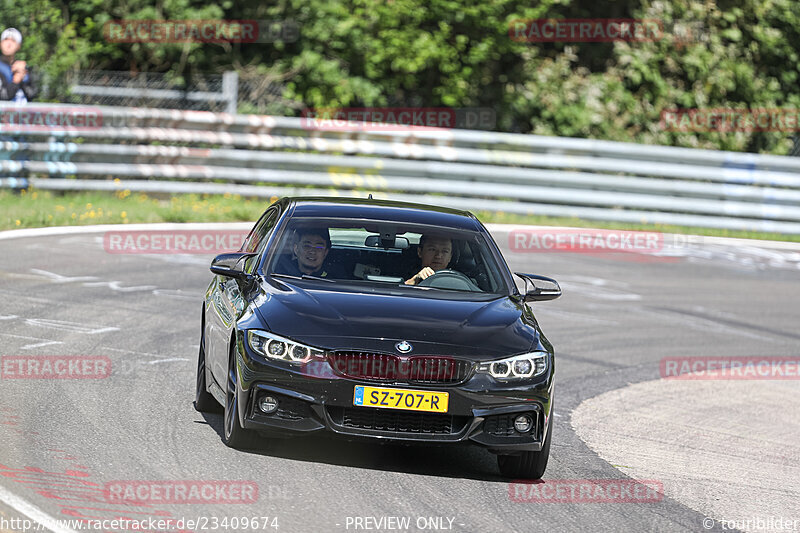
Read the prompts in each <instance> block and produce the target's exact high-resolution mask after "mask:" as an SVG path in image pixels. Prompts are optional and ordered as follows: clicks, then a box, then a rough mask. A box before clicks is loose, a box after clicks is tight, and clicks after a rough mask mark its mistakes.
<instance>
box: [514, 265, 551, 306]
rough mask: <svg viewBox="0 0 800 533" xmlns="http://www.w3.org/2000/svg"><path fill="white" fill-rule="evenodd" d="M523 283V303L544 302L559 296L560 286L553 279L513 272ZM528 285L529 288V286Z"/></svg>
mask: <svg viewBox="0 0 800 533" xmlns="http://www.w3.org/2000/svg"><path fill="white" fill-rule="evenodd" d="M514 274H516V275H517V276H519V277H520V278H522V279H523V280H524V281H525V295H524V296H523V301H525V302H545V301H547V300H555V299H556V298H558V297H559V296H561V286H560V285H559V284H558V282H557V281H556V280H554V279H553V278H548V277H545V276H537V275H536V274H524V273H522V272H514ZM529 285H530V286H529Z"/></svg>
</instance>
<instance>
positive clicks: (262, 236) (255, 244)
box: [206, 207, 279, 390]
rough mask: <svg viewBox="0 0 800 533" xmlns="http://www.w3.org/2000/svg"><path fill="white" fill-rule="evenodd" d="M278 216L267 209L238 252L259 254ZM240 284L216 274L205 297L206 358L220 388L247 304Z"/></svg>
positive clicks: (249, 267) (275, 210)
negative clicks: (207, 340)
mask: <svg viewBox="0 0 800 533" xmlns="http://www.w3.org/2000/svg"><path fill="white" fill-rule="evenodd" d="M278 215H279V209H278V208H277V207H271V208H270V209H268V210H267V211H266V212H265V213H264V215H262V217H261V218H260V219H259V221H258V222H257V223H256V224H255V226H253V230H252V231H251V232H250V234H249V235H248V236H247V238H246V239H245V241H244V244H243V245H242V249H241V251H242V252H249V253H261V252H262V251H263V249H264V245H266V242H267V241H268V240H269V236H270V234H271V233H272V230H273V229H274V228H275V223H276V222H277V220H278ZM256 264H258V261H257V259H253V260H250V261H248V262H247V264H246V267H245V270H246V271H247V272H249V273H253V271H254V269H255V265H256ZM241 283H243V282H241V281H239V280H237V279H234V278H229V277H226V276H219V275H216V276H214V280H213V281H212V283H211V287H210V290H209V293H208V295H207V299H206V309H207V313H206V333H207V337H206V338H207V339H209V340H211V342H209V343H207V344H208V345H207V347H206V350H207V353H206V359H207V364H208V365H209V368H210V369H211V374H212V375H213V377H214V380H215V381H216V382H217V384H218V385H220V386H221V387H223V390H224V386H225V383H226V379H227V372H228V355H229V354H230V341H231V334H232V332H233V329H234V328H235V327H236V320H237V318H238V317H239V316H240V315H241V313H242V311H244V309H245V307H247V302H246V301H245V296H244V294H243V286H242V285H240V284H241Z"/></svg>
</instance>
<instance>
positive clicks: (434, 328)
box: [257, 283, 539, 359]
mask: <svg viewBox="0 0 800 533" xmlns="http://www.w3.org/2000/svg"><path fill="white" fill-rule="evenodd" d="M277 285H278V286H277V287H274V286H272V285H269V284H265V293H264V296H265V298H264V299H263V300H262V301H261V302H260V304H259V305H258V307H257V309H258V313H259V315H260V316H261V318H262V320H263V321H264V322H265V324H266V327H267V328H268V329H269V330H270V331H272V332H273V333H276V334H278V335H282V336H286V337H289V338H291V339H293V340H296V341H298V342H303V343H305V344H309V345H311V346H315V347H319V348H323V349H327V350H354V351H374V352H385V353H399V352H398V351H397V350H396V349H395V344H396V343H398V342H400V341H408V342H410V343H411V344H412V345H413V347H414V349H413V351H412V352H410V353H409V355H453V356H464V357H468V358H471V359H486V358H487V357H502V356H504V355H510V354H516V353H521V352H524V351H526V350H529V349H530V348H531V347H532V346H534V345H536V344H537V343H538V339H539V334H538V331H537V329H536V328H535V326H534V325H533V323H529V322H527V321H526V320H525V318H524V314H523V307H522V306H523V305H524V304H521V303H518V302H516V301H514V300H513V299H511V298H510V297H507V296H505V297H498V298H496V299H492V300H489V301H465V300H455V299H438V298H431V297H422V296H416V295H413V294H408V291H407V290H402V289H400V290H397V291H394V292H393V293H392V294H387V293H363V292H350V291H347V290H346V289H339V288H337V289H336V290H332V288H329V287H327V286H326V287H322V288H317V287H312V288H309V287H299V286H298V285H299V284H298V285H295V284H293V283H286V284H284V283H279V284H277ZM281 288H282V289H284V290H281Z"/></svg>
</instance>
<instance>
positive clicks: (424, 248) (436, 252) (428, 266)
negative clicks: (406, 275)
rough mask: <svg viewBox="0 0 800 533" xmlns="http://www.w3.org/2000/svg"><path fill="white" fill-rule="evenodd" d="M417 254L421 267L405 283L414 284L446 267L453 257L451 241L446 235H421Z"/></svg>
mask: <svg viewBox="0 0 800 533" xmlns="http://www.w3.org/2000/svg"><path fill="white" fill-rule="evenodd" d="M417 255H418V256H419V258H420V261H421V263H422V269H421V270H420V271H419V272H417V273H416V274H415V275H414V276H412V277H411V278H410V279H408V280H406V282H405V283H406V285H416V284H418V283H419V282H420V281H422V280H424V279H426V278H429V277H431V276H433V275H434V274H435V273H436V272H437V271H439V270H445V269H446V268H448V267H449V266H450V260H451V259H452V258H453V241H452V239H450V238H448V237H441V236H438V235H423V236H422V237H420V239H419V248H417Z"/></svg>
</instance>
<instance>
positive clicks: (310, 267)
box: [278, 228, 339, 278]
mask: <svg viewBox="0 0 800 533" xmlns="http://www.w3.org/2000/svg"><path fill="white" fill-rule="evenodd" d="M297 235H298V238H297V242H296V243H295V245H294V247H293V250H294V260H292V261H286V262H284V264H283V265H280V266H279V267H278V272H280V273H282V274H289V275H290V276H298V277H299V276H302V275H303V274H308V275H309V276H316V277H318V278H325V277H331V276H332V275H333V270H335V269H331V268H330V267H326V265H325V258H326V257H328V252H330V249H331V237H330V232H329V231H328V229H327V228H301V229H299V230H297ZM333 277H339V276H333Z"/></svg>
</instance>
